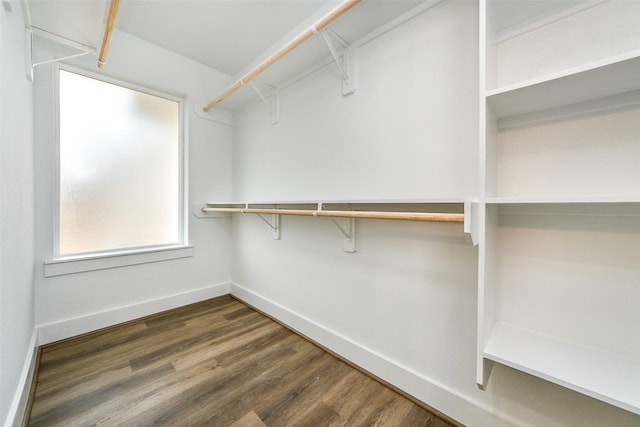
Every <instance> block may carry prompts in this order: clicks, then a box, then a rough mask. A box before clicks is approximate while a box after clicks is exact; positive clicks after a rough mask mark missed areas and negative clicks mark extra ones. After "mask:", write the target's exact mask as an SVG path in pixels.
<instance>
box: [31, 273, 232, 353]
mask: <svg viewBox="0 0 640 427" xmlns="http://www.w3.org/2000/svg"><path fill="white" fill-rule="evenodd" d="M228 294H229V283H219V284H216V285H211V286H206V287H204V288H199V289H194V290H190V291H187V292H182V293H178V294H173V295H167V296H163V297H161V298H156V299H153V300H148V301H142V302H139V303H136V304H131V305H126V306H122V307H116V308H114V309H110V310H105V311H101V312H97V313H91V314H88V315H86V316H79V317H74V318H70V319H65V320H61V321H58V322H52V323H47V324H44V325H39V326H38V327H37V329H38V345H44V344H49V343H52V342H55V341H59V340H62V339H65V338H70V337H73V336H76V335H81V334H84V333H87V332H92V331H96V330H98V329H102V328H106V327H108V326H113V325H117V324H118V323H123V322H128V321H130V320H134V319H138V318H140V317H144V316H149V315H151V314H155V313H159V312H161V311H166V310H171V309H173V308H177V307H181V306H183V305H188V304H193V303H195V302H198V301H203V300H206V299H209V298H214V297H218V296H222V295H228Z"/></svg>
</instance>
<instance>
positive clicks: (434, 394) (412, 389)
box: [230, 283, 512, 426]
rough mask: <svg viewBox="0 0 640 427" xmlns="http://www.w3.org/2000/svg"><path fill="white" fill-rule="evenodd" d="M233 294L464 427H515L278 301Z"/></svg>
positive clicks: (238, 290)
mask: <svg viewBox="0 0 640 427" xmlns="http://www.w3.org/2000/svg"><path fill="white" fill-rule="evenodd" d="M230 291H231V295H233V296H234V297H236V298H238V299H239V300H241V301H244V302H246V303H247V304H249V305H251V306H253V307H255V308H257V309H259V310H261V311H263V312H264V313H266V314H268V315H269V316H272V317H273V318H275V319H277V320H278V321H280V322H282V323H283V324H285V325H287V326H288V327H290V328H291V329H293V330H294V331H296V332H298V333H300V334H302V335H304V336H306V337H308V338H310V339H312V340H313V341H315V342H317V343H319V344H321V345H323V346H324V347H326V348H328V349H330V350H331V351H333V352H335V353H336V354H338V355H340V356H341V357H343V358H344V359H346V360H348V361H350V362H352V363H353V364H355V365H357V366H359V367H361V368H362V369H364V370H366V371H368V372H370V373H371V374H373V375H375V376H377V377H378V378H380V379H382V380H384V381H386V382H388V383H389V384H392V385H393V386H395V387H398V388H399V389H401V390H403V391H404V392H406V393H408V394H410V395H411V396H413V397H415V398H416V399H418V400H420V401H421V402H424V403H425V404H427V405H429V406H431V407H432V408H434V409H435V410H437V411H440V412H441V413H443V414H446V415H447V416H449V417H451V418H453V419H455V420H457V421H459V422H461V423H463V424H465V425H474V426H504V425H512V420H508V419H506V417H500V416H499V415H497V414H495V413H494V412H493V411H491V410H490V409H489V408H486V407H484V405H482V404H481V403H480V402H475V401H473V400H472V399H470V398H468V397H467V396H464V395H462V394H461V393H459V392H457V391H455V390H451V389H450V388H448V387H446V386H445V385H443V384H440V383H438V382H437V381H434V380H432V379H429V378H427V377H425V376H423V375H421V374H419V373H417V372H415V371H412V370H411V369H409V368H407V367H404V366H402V365H400V364H398V363H397V362H395V361H393V360H390V359H388V358H386V357H385V356H383V355H380V354H378V353H376V352H375V351H373V350H371V349H369V348H366V347H364V346H362V345H361V344H359V343H357V342H355V341H353V340H351V339H349V338H347V337H345V336H343V335H341V334H340V333H338V332H336V331H332V330H330V329H328V328H326V327H324V326H323V325H320V324H318V323H317V322H314V321H313V320H311V319H308V318H307V317H305V316H304V315H302V314H300V313H296V312H294V311H292V310H290V309H288V308H287V307H284V306H282V305H280V304H278V303H277V302H275V301H272V300H270V299H268V298H265V297H263V296H262V295H259V294H256V293H255V292H253V291H251V290H249V289H247V288H245V287H242V286H240V285H238V284H236V283H232V284H231V287H230ZM510 421H511V422H510Z"/></svg>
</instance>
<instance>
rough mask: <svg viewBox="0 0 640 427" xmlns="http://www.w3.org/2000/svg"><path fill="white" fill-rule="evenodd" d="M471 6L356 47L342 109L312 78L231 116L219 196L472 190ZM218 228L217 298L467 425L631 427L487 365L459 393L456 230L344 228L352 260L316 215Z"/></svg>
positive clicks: (463, 302)
mask: <svg viewBox="0 0 640 427" xmlns="http://www.w3.org/2000/svg"><path fill="white" fill-rule="evenodd" d="M477 13H478V11H477V4H476V2H471V1H451V2H446V3H444V4H441V5H439V6H437V7H436V8H434V9H433V10H431V11H429V12H427V13H426V14H423V15H421V16H419V17H418V18H416V19H415V20H413V21H411V22H409V23H407V24H405V25H403V26H402V27H400V28H397V29H395V30H394V31H392V32H390V33H388V34H386V35H384V36H383V37H381V38H379V39H377V40H375V41H374V42H372V43H370V44H368V45H366V46H364V47H362V48H360V49H359V79H360V80H359V87H358V90H357V92H356V93H355V94H354V95H352V96H350V97H347V98H342V97H341V95H340V86H339V79H338V77H337V76H336V72H335V70H334V68H333V67H332V66H328V67H325V68H323V69H322V70H320V71H319V72H317V73H315V74H313V75H312V76H310V77H308V78H306V79H304V80H303V81H300V82H299V83H297V84H295V85H294V86H291V87H289V88H288V89H286V90H284V91H283V92H282V93H281V101H282V106H281V119H280V123H279V124H278V125H276V126H271V125H270V124H269V116H268V113H267V112H266V111H265V109H264V106H263V105H262V104H258V105H255V106H253V107H251V108H249V109H247V110H246V111H244V112H242V113H240V114H237V115H236V116H235V117H234V136H233V139H234V142H233V185H234V186H233V189H234V193H233V199H234V200H314V199H319V200H322V199H329V200H333V199H349V198H351V199H385V198H438V197H464V196H469V195H474V194H477V186H476V185H477V181H478V179H477V169H476V163H477V157H476V153H477V141H478V133H477V132H478V130H477V127H476V123H477V117H478V111H477V105H478V98H477V97H478V86H477V83H478V82H477V80H478V77H477V76H478V69H477V63H478V62H477V60H478V58H477V51H478V44H477V43H478V42H477V34H478V28H477V23H478V16H477ZM281 221H282V239H281V240H272V239H271V235H270V230H269V229H268V228H267V227H266V225H265V224H263V223H262V222H261V221H260V219H259V218H256V217H249V216H247V217H245V216H236V217H234V219H233V258H232V262H233V270H232V274H233V276H232V277H233V280H234V282H235V285H234V286H233V287H232V291H233V292H234V293H236V294H237V295H238V296H240V297H241V298H243V299H245V300H247V301H248V302H250V303H252V304H254V305H256V306H258V307H259V308H261V309H263V310H265V311H266V312H269V313H271V314H272V315H274V316H276V317H278V318H280V319H282V320H283V321H285V322H286V323H288V324H289V325H291V326H292V327H294V328H296V329H298V330H299V331H301V332H303V333H304V334H306V335H308V336H310V337H312V338H313V339H316V340H318V341H319V342H321V343H322V344H324V345H326V346H328V347H330V348H332V349H333V350H334V351H336V352H338V353H340V354H342V355H344V356H345V357H347V358H349V359H351V360H353V361H355V362H357V363H359V364H360V365H361V366H363V367H364V368H365V369H368V370H370V371H372V372H373V373H375V374H376V375H378V376H380V377H382V378H384V379H386V380H388V381H390V382H392V383H394V384H395V385H397V386H399V387H401V388H402V389H404V390H405V391H407V392H409V393H411V394H413V395H414V396H416V397H418V398H420V399H421V400H423V401H425V402H427V403H429V404H431V405H433V406H434V407H435V408H436V409H439V410H441V411H443V412H444V413H447V414H449V415H450V416H452V417H454V418H456V419H458V420H460V421H461V422H463V423H465V424H468V425H489V426H494V425H498V424H501V423H503V424H511V423H512V424H520V425H544V426H554V425H557V426H561V425H565V426H570V425H581V426H596V425H616V426H631V425H635V426H637V425H638V417H637V416H635V415H632V414H630V413H628V412H625V411H622V410H620V409H617V408H614V407H612V406H609V405H607V404H604V403H602V402H599V401H597V400H594V399H591V398H588V397H586V396H583V395H581V394H578V393H575V392H572V391H569V390H567V389H564V388H562V387H559V386H556V385H553V384H550V383H547V382H545V381H542V380H540V379H537V378H534V377H531V376H528V375H526V374H523V373H520V372H517V371H514V370H511V369H509V368H506V367H501V366H496V367H495V368H494V370H493V373H492V377H491V380H490V382H489V385H488V388H487V390H486V391H480V390H479V389H478V388H477V387H476V384H475V352H476V306H477V292H476V287H477V277H476V274H477V267H478V266H477V250H476V248H474V247H472V246H471V245H470V244H469V243H467V241H466V239H465V237H464V234H463V233H462V228H461V226H459V225H451V224H417V223H409V222H383V221H373V220H358V223H357V252H356V253H355V254H347V253H344V252H342V250H341V249H342V237H341V234H340V232H339V231H338V230H337V228H336V227H335V226H334V225H333V224H331V223H330V222H329V220H327V219H322V218H297V217H283V218H282V219H281Z"/></svg>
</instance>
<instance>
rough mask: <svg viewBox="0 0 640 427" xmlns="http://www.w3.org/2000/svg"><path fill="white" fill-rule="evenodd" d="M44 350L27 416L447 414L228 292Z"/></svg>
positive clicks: (137, 421) (59, 420) (58, 421)
mask: <svg viewBox="0 0 640 427" xmlns="http://www.w3.org/2000/svg"><path fill="white" fill-rule="evenodd" d="M41 353H42V354H41V357H40V366H39V372H38V377H37V383H36V391H35V397H34V400H33V406H32V408H31V417H30V421H29V425H31V426H86V425H98V424H100V425H101V426H114V425H127V426H148V425H167V426H195V425H209V426H243V427H245V426H246V427H252V426H256V427H258V426H260V427H262V426H360V425H379V426H430V427H440V426H442V427H444V426H449V425H451V424H448V423H446V422H445V421H443V420H442V419H440V418H438V417H436V416H435V415H433V414H431V413H430V412H428V411H427V410H425V409H424V408H422V407H420V406H418V405H416V404H415V403H413V402H411V401H410V400H408V399H406V398H405V397H403V396H402V395H400V394H398V393H396V392H395V391H393V390H391V389H390V388H388V387H385V386H384V385H382V384H380V383H379V382H378V381H375V380H374V379H372V378H370V377H368V376H367V375H365V374H363V373H362V372H360V371H358V370H356V369H354V368H352V367H351V366H349V365H348V364H346V363H344V362H343V361H341V360H339V359H338V358H336V357H335V356H333V355H331V354H330V353H328V352H326V351H324V350H323V349H322V348H320V347H318V346H316V345H315V344H313V343H311V342H309V341H307V340H306V339H304V338H302V337H300V336H299V335H297V334H295V333H293V332H292V331H290V330H288V329H286V328H285V327H283V326H282V325H280V324H278V323H277V322H275V321H273V320H271V319H270V318H268V317H266V316H264V315H263V314H261V313H259V312H257V311H255V310H253V309H252V308H250V307H248V306H246V305H244V304H242V303H241V302H239V301H237V300H235V299H233V298H231V297H229V296H225V297H220V298H215V299H212V300H208V301H204V302H201V303H197V304H193V305H189V306H186V307H182V308H179V309H176V310H172V311H169V312H165V313H159V314H157V315H154V316H150V317H146V318H143V319H140V320H136V321H132V322H128V323H126V324H122V325H118V326H115V327H112V328H108V329H106V330H102V331H98V332H95V333H92V334H87V335H84V336H80V337H77V338H73V339H69V340H65V341H61V342H59V343H54V344H50V345H47V346H45V347H42V349H41Z"/></svg>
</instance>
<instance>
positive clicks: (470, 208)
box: [464, 202, 480, 246]
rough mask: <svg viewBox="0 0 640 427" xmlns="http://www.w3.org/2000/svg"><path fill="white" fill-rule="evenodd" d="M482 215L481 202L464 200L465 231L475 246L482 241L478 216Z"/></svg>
mask: <svg viewBox="0 0 640 427" xmlns="http://www.w3.org/2000/svg"><path fill="white" fill-rule="evenodd" d="M479 217H480V203H478V202H464V232H465V237H466V238H467V240H468V241H469V243H471V244H472V245H473V246H478V243H480V231H479V230H480V229H479V224H478V218H479Z"/></svg>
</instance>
